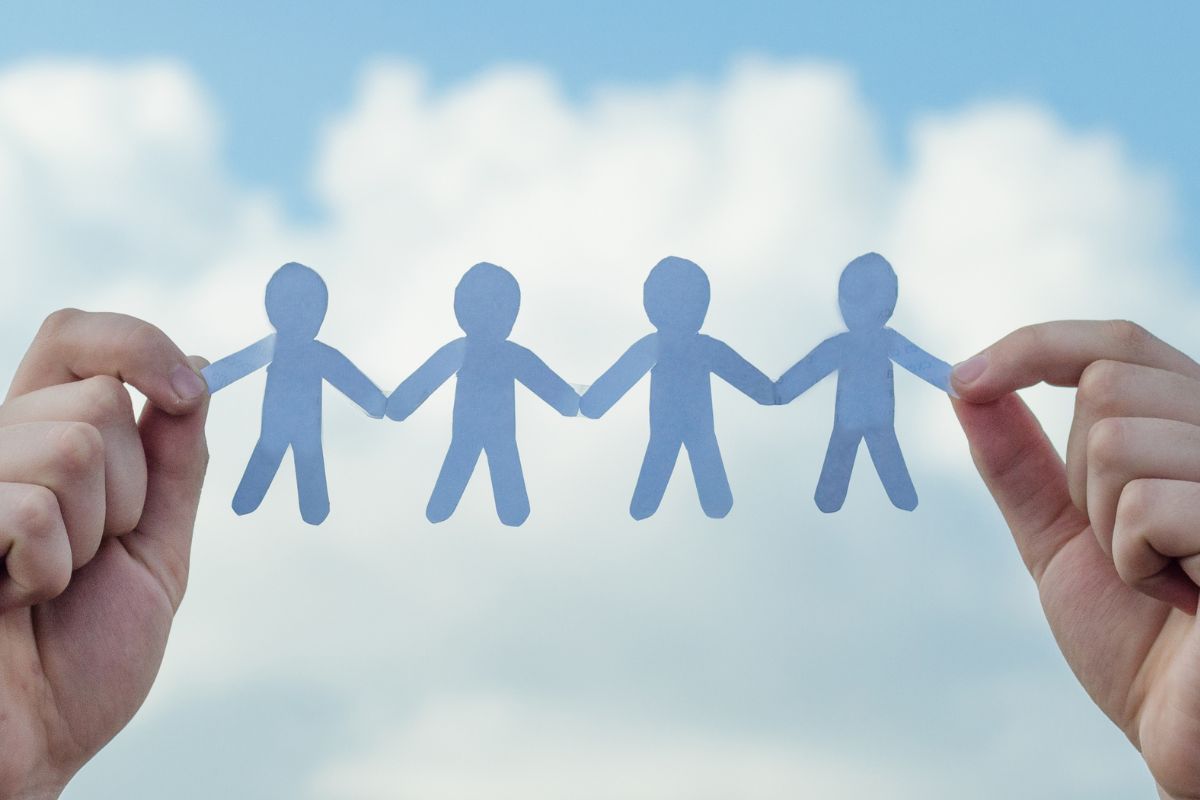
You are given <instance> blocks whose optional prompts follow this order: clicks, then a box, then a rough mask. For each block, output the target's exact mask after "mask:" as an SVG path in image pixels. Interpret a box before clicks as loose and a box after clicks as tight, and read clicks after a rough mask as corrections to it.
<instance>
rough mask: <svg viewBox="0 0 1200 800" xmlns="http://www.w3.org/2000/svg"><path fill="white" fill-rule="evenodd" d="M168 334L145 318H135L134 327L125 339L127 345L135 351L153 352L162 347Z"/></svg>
mask: <svg viewBox="0 0 1200 800" xmlns="http://www.w3.org/2000/svg"><path fill="white" fill-rule="evenodd" d="M165 341H168V340H167V335H166V334H165V333H163V332H162V331H161V330H160V329H159V328H158V327H156V326H154V325H152V324H150V323H149V322H146V321H145V320H140V319H135V320H133V327H132V328H130V329H129V335H128V336H127V338H126V339H125V345H126V347H128V348H129V349H130V350H131V351H132V352H134V353H141V354H144V353H152V352H154V351H156V350H159V349H161V348H162V346H163V343H164V342H165Z"/></svg>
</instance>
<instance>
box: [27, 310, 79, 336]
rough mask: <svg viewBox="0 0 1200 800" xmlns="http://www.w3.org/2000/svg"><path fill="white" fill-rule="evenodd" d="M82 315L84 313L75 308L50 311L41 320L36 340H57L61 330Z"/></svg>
mask: <svg viewBox="0 0 1200 800" xmlns="http://www.w3.org/2000/svg"><path fill="white" fill-rule="evenodd" d="M83 313H85V312H83V311H80V310H79V309H77V308H60V309H58V310H57V311H52V312H51V313H50V314H49V315H48V316H47V317H46V318H45V319H44V320H42V326H41V327H40V328H39V329H38V333H37V338H39V339H56V338H58V337H59V336H60V335H62V331H63V329H64V328H66V327H67V326H69V325H71V324H72V323H73V322H74V321H75V320H76V319H77V318H78V317H79V316H80V315H81V314H83Z"/></svg>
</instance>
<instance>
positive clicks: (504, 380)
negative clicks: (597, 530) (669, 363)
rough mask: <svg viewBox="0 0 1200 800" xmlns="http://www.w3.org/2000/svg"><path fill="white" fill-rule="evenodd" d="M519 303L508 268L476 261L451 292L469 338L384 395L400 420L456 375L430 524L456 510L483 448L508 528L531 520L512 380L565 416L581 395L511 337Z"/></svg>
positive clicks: (518, 291) (576, 409)
mask: <svg viewBox="0 0 1200 800" xmlns="http://www.w3.org/2000/svg"><path fill="white" fill-rule="evenodd" d="M520 307H521V288H520V286H519V285H518V284H517V280H516V278H514V277H513V276H512V274H511V273H509V272H508V270H506V269H504V268H502V267H498V266H496V265H495V264H488V263H480V264H476V265H475V266H473V267H471V268H470V269H469V270H467V272H466V274H465V275H463V277H462V280H461V281H459V283H458V287H457V288H456V289H455V290H454V314H455V316H456V317H457V318H458V324H459V327H461V328H462V329H463V332H464V333H466V336H465V337H463V338H461V339H455V340H454V341H452V342H450V343H449V344H447V345H445V346H444V347H442V348H441V349H440V350H438V351H437V352H436V353H434V354H433V355H432V356H431V357H430V358H429V360H428V361H426V362H425V363H424V364H422V365H421V366H420V367H419V368H418V369H417V371H416V372H414V373H413V374H412V375H411V376H410V377H408V378H407V379H405V380H404V382H403V383H401V384H400V385H399V386H397V387H396V390H395V391H394V392H392V395H391V397H389V398H388V403H387V415H388V417H390V418H391V419H394V420H403V419H405V418H406V417H408V416H409V415H410V414H412V413H413V412H414V411H416V410H417V408H419V407H420V405H421V404H422V403H424V402H425V400H426V399H428V397H429V396H430V395H431V394H433V393H434V392H435V391H436V390H437V389H438V387H440V386H441V385H442V384H443V383H445V382H446V381H447V380H449V379H450V377H451V376H455V375H457V376H458V377H457V387H456V389H455V393H454V419H453V430H452V433H451V438H450V449H449V452H447V453H446V460H445V461H444V462H443V463H442V470H441V473H440V474H439V475H438V478H437V483H436V484H435V485H434V489H433V496H432V497H431V498H430V499H429V505H428V507H427V508H426V510H425V516H426V517H427V518H428V519H429V521H430V522H442V521H444V520H446V519H449V518H450V516H451V515H452V514H453V513H454V511H455V509H456V508H458V503H459V500H461V499H462V495H463V492H464V491H465V490H466V487H467V481H469V480H470V478H471V474H472V473H473V472H474V471H475V465H476V463H477V462H478V461H479V455H480V453H487V461H488V469H489V471H490V472H491V476H492V494H493V498H494V500H495V504H496V514H497V516H499V518H500V521H501V522H503V523H504V524H505V525H520V524H521V523H523V522H524V521H525V520H526V519H527V518H528V517H529V496H528V494H527V493H526V490H525V477H524V474H523V472H522V470H521V458H520V455H519V453H518V452H517V433H516V428H517V421H516V397H515V394H516V392H515V382H517V381H519V382H521V383H523V384H524V385H525V387H526V388H528V389H529V390H530V391H531V392H533V393H534V394H535V395H537V396H538V397H540V398H541V399H542V400H544V401H545V402H546V403H548V404H549V405H550V406H552V407H553V408H555V409H556V410H557V411H559V412H560V413H561V414H563V415H564V416H567V417H573V416H575V415H576V414H578V412H579V395H578V394H576V392H575V390H574V389H572V388H571V386H570V385H569V384H568V383H567V382H566V381H564V380H563V379H562V378H560V377H559V376H558V375H556V374H555V373H554V372H553V371H552V370H551V369H550V368H549V367H547V366H546V364H545V363H544V362H543V361H542V360H541V359H540V358H538V357H537V356H536V355H534V354H533V353H532V352H530V351H529V350H526V349H525V348H524V347H521V346H520V345H518V344H516V343H514V342H511V341H509V340H508V335H509V333H511V332H512V327H513V324H514V323H515V322H516V319H517V312H518V310H519V309H520Z"/></svg>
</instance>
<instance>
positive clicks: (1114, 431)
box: [1087, 417, 1127, 471]
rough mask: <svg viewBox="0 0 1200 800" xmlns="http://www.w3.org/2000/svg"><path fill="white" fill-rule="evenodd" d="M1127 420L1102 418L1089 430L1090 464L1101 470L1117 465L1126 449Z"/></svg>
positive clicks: (1088, 455)
mask: <svg viewBox="0 0 1200 800" xmlns="http://www.w3.org/2000/svg"><path fill="white" fill-rule="evenodd" d="M1125 429H1126V425H1125V421H1124V420H1121V419H1116V418H1113V417H1108V418H1105V419H1102V420H1100V421H1099V422H1097V423H1096V424H1095V425H1093V426H1092V428H1091V430H1089V431H1088V438H1087V460H1088V465H1089V466H1090V467H1092V468H1095V469H1097V470H1099V471H1108V470H1111V469H1113V468H1114V467H1116V466H1117V465H1118V464H1119V463H1120V461H1121V458H1122V455H1123V453H1124V451H1125V437H1126V433H1127V432H1126V430H1125Z"/></svg>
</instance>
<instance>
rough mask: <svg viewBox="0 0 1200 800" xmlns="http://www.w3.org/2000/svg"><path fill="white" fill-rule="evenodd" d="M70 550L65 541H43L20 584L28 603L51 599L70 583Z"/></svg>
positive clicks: (63, 590) (64, 589)
mask: <svg viewBox="0 0 1200 800" xmlns="http://www.w3.org/2000/svg"><path fill="white" fill-rule="evenodd" d="M71 566H72V563H71V550H70V547H69V546H68V545H67V544H66V542H49V541H47V542H44V543H42V545H41V547H40V548H39V552H37V553H36V555H35V557H34V559H33V563H32V564H30V571H29V575H28V576H27V579H26V581H25V582H24V583H23V584H22V586H23V588H24V589H25V593H26V600H27V602H29V603H30V604H36V603H41V602H43V601H46V600H52V599H54V598H55V597H58V596H59V595H60V594H62V593H63V592H65V591H66V590H67V586H68V585H69V584H70V583H71V571H72V570H71Z"/></svg>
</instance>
